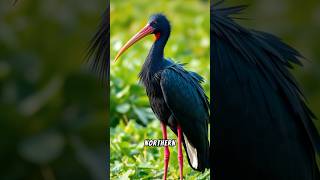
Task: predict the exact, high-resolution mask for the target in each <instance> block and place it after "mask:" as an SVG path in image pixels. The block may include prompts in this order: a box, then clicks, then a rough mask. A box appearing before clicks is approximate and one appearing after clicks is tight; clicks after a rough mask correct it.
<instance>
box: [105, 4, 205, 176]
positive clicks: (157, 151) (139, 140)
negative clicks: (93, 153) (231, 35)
mask: <svg viewBox="0 0 320 180" xmlns="http://www.w3.org/2000/svg"><path fill="white" fill-rule="evenodd" d="M159 12H161V13H163V14H165V15H166V16H167V18H168V19H169V21H170V22H171V28H172V29H171V35H170V38H169V41H168V43H167V45H166V48H165V53H164V54H165V57H168V58H172V59H173V60H174V61H176V62H180V63H188V64H187V65H186V66H185V68H186V69H188V70H192V71H195V72H197V73H199V74H200V75H201V76H203V77H204V79H205V80H206V82H205V83H203V85H204V88H205V90H206V94H207V95H208V96H209V74H210V58H209V57H210V56H209V55H210V50H209V46H210V40H209V37H210V32H209V31H210V22H209V19H210V14H209V1H207V0H204V1H200V0H188V1H184V0H176V1H150V0H130V1H118V0H111V3H110V27H111V31H110V33H111V34H110V35H111V36H110V37H111V39H110V45H111V46H110V56H111V57H110V58H111V59H114V57H115V55H116V53H117V52H118V50H119V49H120V48H121V46H123V45H124V44H125V43H126V42H127V41H128V40H129V39H130V38H131V37H132V36H133V35H134V34H136V33H137V32H138V31H139V30H140V29H141V28H142V27H144V26H145V25H146V23H147V22H148V19H149V17H150V16H151V15H152V14H154V13H159ZM153 42H154V35H150V36H147V37H145V38H143V39H142V40H140V41H139V42H138V43H137V44H135V45H133V46H132V47H131V48H129V49H128V50H127V51H126V52H125V53H124V54H123V55H122V56H121V57H120V58H119V60H118V61H117V62H116V63H111V69H110V73H111V77H110V80H111V81H110V87H111V92H110V99H111V107H110V124H111V127H110V128H111V129H110V133H111V134H110V138H111V139H110V142H111V143H110V153H111V156H110V172H111V174H110V176H111V179H128V178H130V179H155V178H158V179H161V178H162V176H163V167H164V164H163V163H164V160H163V149H164V148H157V147H144V139H161V138H162V133H161V125H160V121H159V120H157V119H156V118H155V116H154V114H153V112H152V110H151V109H150V106H149V100H148V97H147V96H146V93H145V89H144V88H143V87H142V86H141V85H139V80H138V74H139V72H140V70H141V68H142V65H143V63H144V61H145V59H146V57H147V55H148V52H149V50H150V48H151V46H152V44H153ZM168 133H169V134H168V138H170V139H176V135H174V134H173V133H172V132H171V130H169V129H168ZM169 149H170V151H171V154H170V163H169V169H168V179H178V178H179V172H178V171H179V168H178V160H177V159H178V158H177V151H176V150H177V146H176V147H169ZM184 176H185V178H186V179H209V178H210V174H209V171H206V172H205V173H203V174H201V173H199V172H196V171H194V170H192V169H191V168H190V166H189V164H188V162H187V159H186V155H185V154H184Z"/></svg>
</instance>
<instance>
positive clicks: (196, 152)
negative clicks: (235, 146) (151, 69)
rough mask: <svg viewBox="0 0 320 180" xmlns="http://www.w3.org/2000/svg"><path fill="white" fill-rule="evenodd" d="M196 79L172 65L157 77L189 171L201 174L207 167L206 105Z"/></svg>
mask: <svg viewBox="0 0 320 180" xmlns="http://www.w3.org/2000/svg"><path fill="white" fill-rule="evenodd" d="M201 80H202V78H200V76H199V75H196V74H195V73H193V72H188V71H186V70H184V69H183V68H182V66H180V65H173V66H170V67H168V68H167V69H165V70H163V71H162V73H161V79H160V85H161V90H162V92H163V96H164V99H165V101H166V103H167V105H168V107H169V109H170V110H171V112H172V114H173V116H174V117H175V119H176V120H177V122H178V123H179V124H180V125H181V128H182V131H183V135H184V147H185V149H186V152H187V154H188V160H189V164H190V165H191V167H193V168H194V169H197V170H200V171H203V170H204V169H205V168H206V167H208V166H209V163H208V161H209V142H208V120H209V113H208V103H207V102H208V101H207V97H206V95H205V93H204V91H203V89H202V87H201V85H200V81H201Z"/></svg>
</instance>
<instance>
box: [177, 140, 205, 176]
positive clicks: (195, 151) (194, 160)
mask: <svg viewBox="0 0 320 180" xmlns="http://www.w3.org/2000/svg"><path fill="white" fill-rule="evenodd" d="M183 146H184V149H185V151H186V154H187V159H188V162H189V165H190V166H191V168H192V169H194V170H197V171H201V172H203V171H204V170H205V169H206V168H209V167H210V165H209V144H207V145H204V147H195V146H194V145H193V144H192V143H191V142H190V141H189V140H188V138H187V136H186V135H185V134H183Z"/></svg>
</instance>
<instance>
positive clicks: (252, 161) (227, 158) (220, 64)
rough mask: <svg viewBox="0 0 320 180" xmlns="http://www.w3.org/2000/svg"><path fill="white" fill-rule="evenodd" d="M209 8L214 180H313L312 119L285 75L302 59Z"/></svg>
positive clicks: (315, 144) (231, 11)
mask: <svg viewBox="0 0 320 180" xmlns="http://www.w3.org/2000/svg"><path fill="white" fill-rule="evenodd" d="M222 2H223V1H221V2H219V3H217V4H215V5H212V7H211V37H210V41H211V49H210V51H211V82H212V83H211V84H212V85H211V88H212V89H211V94H212V96H213V99H212V101H213V103H212V107H211V110H212V111H213V112H212V124H213V125H212V126H213V138H214V139H213V145H212V148H213V149H212V153H213V167H214V169H213V173H214V174H213V175H214V176H215V179H217V180H220V179H223V180H225V179H238V178H241V179H259V180H264V179H266V180H271V179H272V180H318V179H320V176H319V170H318V168H317V164H316V158H315V157H316V154H315V153H316V152H318V151H319V150H320V148H319V147H320V141H319V140H320V139H319V135H318V132H317V130H316V128H315V126H314V124H313V122H312V119H313V118H314V115H313V114H312V112H311V111H310V110H309V108H308V107H307V105H306V103H305V100H304V98H303V94H302V91H301V90H300V89H299V87H298V85H297V83H296V81H295V79H294V77H293V76H292V75H291V73H290V72H289V69H290V68H292V67H293V66H292V64H297V65H301V62H300V59H301V58H302V56H301V54H300V53H299V52H298V51H296V50H295V49H293V48H292V47H290V46H288V45H287V44H285V43H283V42H282V41H281V40H280V39H278V38H277V37H275V36H273V35H271V34H268V33H264V32H260V31H254V30H249V29H246V28H244V27H242V26H240V25H238V24H237V23H236V22H235V21H234V19H233V18H232V17H231V16H232V15H235V14H238V13H240V12H241V11H242V10H243V9H245V7H246V6H237V7H228V8H222V7H221V4H222Z"/></svg>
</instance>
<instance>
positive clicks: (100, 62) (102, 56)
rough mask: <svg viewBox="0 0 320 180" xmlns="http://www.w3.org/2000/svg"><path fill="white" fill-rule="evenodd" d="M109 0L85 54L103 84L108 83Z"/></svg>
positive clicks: (106, 84)
mask: <svg viewBox="0 0 320 180" xmlns="http://www.w3.org/2000/svg"><path fill="white" fill-rule="evenodd" d="M109 6H110V5H109V1H107V9H106V11H105V12H104V14H103V16H102V22H101V24H100V26H99V29H98V31H97V32H96V34H95V35H94V37H93V38H92V40H91V43H90V47H89V51H88V54H87V59H88V64H89V66H90V68H91V69H92V70H93V71H94V72H95V73H97V74H98V76H99V78H100V80H101V81H102V83H103V85H104V86H106V87H108V85H109V73H110V60H109V55H110V51H109V47H110V42H109V39H110V25H109V18H110V14H109Z"/></svg>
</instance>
